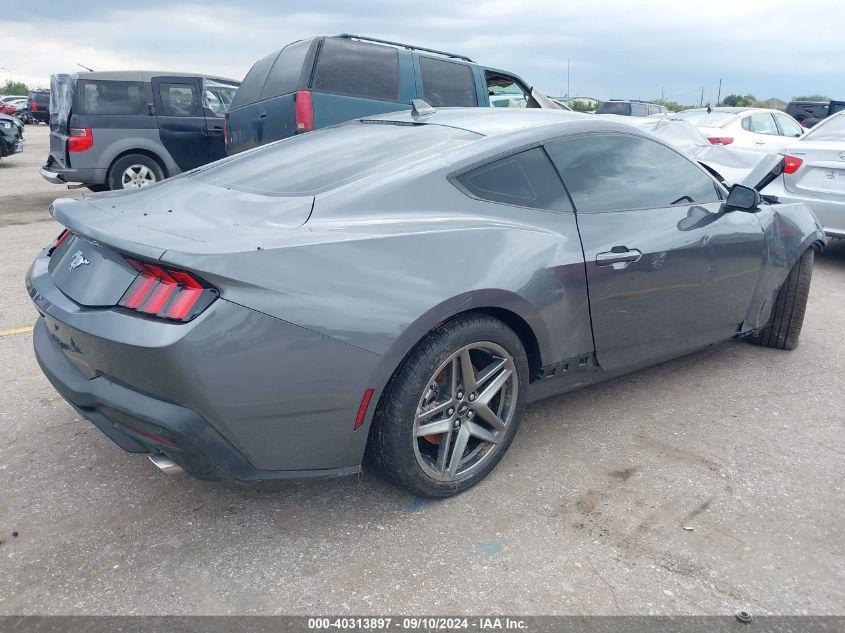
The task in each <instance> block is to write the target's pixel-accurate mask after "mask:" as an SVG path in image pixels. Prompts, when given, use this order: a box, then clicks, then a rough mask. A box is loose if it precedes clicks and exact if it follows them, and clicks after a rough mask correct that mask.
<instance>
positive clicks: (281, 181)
mask: <svg viewBox="0 0 845 633" xmlns="http://www.w3.org/2000/svg"><path fill="white" fill-rule="evenodd" d="M477 138H479V135H477V134H475V133H473V132H468V131H467V130H461V129H457V128H450V127H443V126H439V125H395V124H385V123H361V122H354V123H346V124H344V125H340V126H337V127H332V128H326V129H323V130H317V131H316V132H309V133H308V134H303V135H300V136H294V137H291V138H288V139H285V140H283V141H279V142H276V143H272V144H270V145H265V146H264V147H260V148H258V149H256V150H253V151H251V152H249V153H246V154H242V155H240V156H238V157H237V158H235V159H233V160H229V161H224V162H222V163H220V164H217V165H214V166H212V167H209V168H206V169H204V170H201V171H199V172H197V174H196V175H195V176H193V177H194V178H199V179H200V180H201V181H204V182H209V183H213V184H216V185H221V186H224V187H231V188H233V189H238V190H241V191H247V192H250V193H258V194H261V195H269V196H311V195H315V194H317V193H319V192H321V191H327V190H329V189H334V188H335V187H339V186H341V185H344V184H346V183H349V182H352V181H354V180H357V179H359V178H362V177H364V176H367V175H369V174H372V173H384V174H387V173H390V172H391V171H395V170H401V169H406V168H407V166H408V165H409V164H411V163H414V162H416V161H419V160H423V159H426V158H430V157H432V156H436V155H438V154H440V153H442V152H444V151H446V150H449V149H452V148H455V147H458V146H460V145H463V144H465V143H468V142H471V141H473V140H475V139H477Z"/></svg>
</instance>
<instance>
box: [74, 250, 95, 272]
mask: <svg viewBox="0 0 845 633" xmlns="http://www.w3.org/2000/svg"><path fill="white" fill-rule="evenodd" d="M90 263H91V262H89V261H88V260H87V259H85V255H83V254H82V251H76V252H75V253H74V254H73V258H72V259H71V260H70V266H68V270H76V269H77V268H79V267H80V266H87V265H88V264H90Z"/></svg>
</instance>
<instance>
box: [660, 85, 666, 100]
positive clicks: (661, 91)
mask: <svg viewBox="0 0 845 633" xmlns="http://www.w3.org/2000/svg"><path fill="white" fill-rule="evenodd" d="M664 101H665V99H664V98H663V86H660V103H663V102H664Z"/></svg>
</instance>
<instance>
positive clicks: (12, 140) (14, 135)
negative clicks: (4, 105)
mask: <svg viewBox="0 0 845 633" xmlns="http://www.w3.org/2000/svg"><path fill="white" fill-rule="evenodd" d="M22 151H23V125H22V124H21V122H20V121H18V120H17V119H15V118H14V117H10V116H8V115H5V114H0V159H3V158H4V157H6V156H11V155H12V154H17V153H18V152H22Z"/></svg>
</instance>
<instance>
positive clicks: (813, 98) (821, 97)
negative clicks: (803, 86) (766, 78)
mask: <svg viewBox="0 0 845 633" xmlns="http://www.w3.org/2000/svg"><path fill="white" fill-rule="evenodd" d="M792 100H793V101H830V97H828V96H825V95H805V96H803V97H792Z"/></svg>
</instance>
